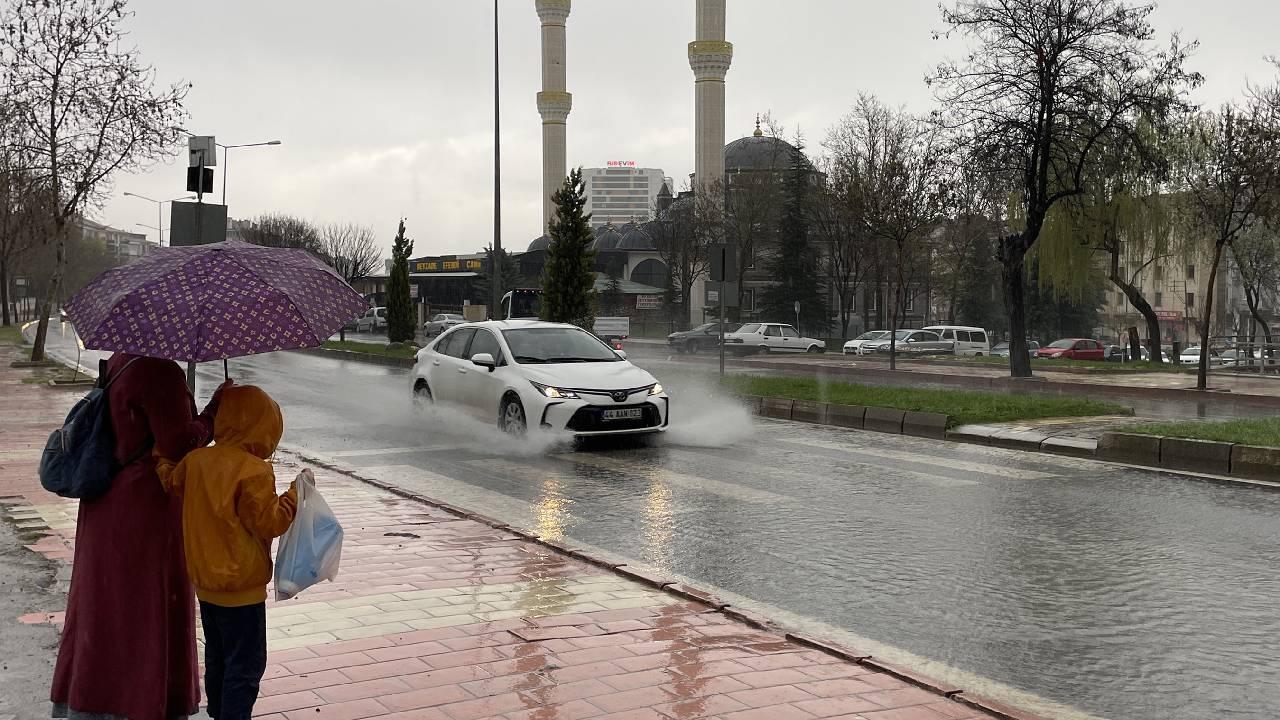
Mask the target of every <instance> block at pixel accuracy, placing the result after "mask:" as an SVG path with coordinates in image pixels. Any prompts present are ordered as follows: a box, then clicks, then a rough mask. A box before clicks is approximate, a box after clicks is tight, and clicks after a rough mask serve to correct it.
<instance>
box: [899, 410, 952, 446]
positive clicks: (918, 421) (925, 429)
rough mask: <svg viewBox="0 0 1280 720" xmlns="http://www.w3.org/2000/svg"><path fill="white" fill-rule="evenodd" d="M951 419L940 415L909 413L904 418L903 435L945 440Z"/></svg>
mask: <svg viewBox="0 0 1280 720" xmlns="http://www.w3.org/2000/svg"><path fill="white" fill-rule="evenodd" d="M949 422H951V418H949V417H947V416H946V415H942V414H939V413H926V412H907V413H905V414H904V415H903V417H902V434H903V435H914V436H915V437H923V438H934V439H936V440H945V439H946V437H947V424H948V423H949Z"/></svg>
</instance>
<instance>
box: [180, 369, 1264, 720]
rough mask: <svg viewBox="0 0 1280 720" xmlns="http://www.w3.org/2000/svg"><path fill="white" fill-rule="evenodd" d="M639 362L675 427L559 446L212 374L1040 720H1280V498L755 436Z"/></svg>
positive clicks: (524, 515)
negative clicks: (637, 438)
mask: <svg viewBox="0 0 1280 720" xmlns="http://www.w3.org/2000/svg"><path fill="white" fill-rule="evenodd" d="M641 364H644V361H643V360H641ZM653 369H654V370H655V373H656V374H657V375H658V376H659V379H660V380H661V381H662V382H663V384H664V385H666V386H667V387H668V388H669V390H670V391H671V394H672V397H673V398H674V400H673V407H672V412H673V418H674V423H675V426H674V427H673V431H672V432H671V433H669V434H668V436H667V437H665V438H663V439H661V440H659V441H656V442H653V443H637V442H631V443H626V444H612V445H599V444H596V445H592V446H589V447H585V448H578V449H574V448H572V447H571V446H568V445H565V444H563V443H559V442H556V441H554V440H548V441H544V442H528V443H526V442H519V441H514V440H510V439H507V438H505V437H504V436H502V435H500V434H498V433H497V432H496V431H495V430H494V429H493V428H492V427H491V425H490V424H489V423H485V422H481V421H479V420H470V419H464V418H461V417H460V416H457V415H455V414H451V413H441V414H434V415H421V414H418V413H415V412H414V411H413V410H412V409H411V407H410V405H409V402H408V380H407V376H406V373H405V372H404V371H402V370H391V369H385V368H379V367H374V366H369V365H362V364H354V363H343V362H338V361H334V360H331V359H328V358H320V357H313V356H307V355H301V354H277V355H274V356H263V357H258V358H247V359H243V360H236V361H233V363H232V372H233V375H235V376H236V377H237V379H238V381H240V382H253V383H257V384H260V385H262V386H263V387H265V388H266V389H267V390H268V391H269V392H270V393H272V395H273V396H275V397H276V398H277V400H278V401H279V402H280V404H281V406H282V407H283V408H284V411H285V416H286V435H285V442H286V443H287V444H289V445H292V446H294V447H298V448H302V449H305V450H307V451H308V452H310V453H314V454H315V455H317V456H325V457H329V458H333V459H336V460H339V461H341V462H343V463H345V464H348V465H353V466H358V467H361V468H364V469H366V470H367V471H368V472H369V473H371V474H373V475H376V476H378V477H380V478H382V479H383V480H386V481H389V482H393V483H396V484H399V485H402V486H404V487H406V488H411V489H415V490H418V491H421V492H423V493H424V494H427V495H429V496H433V497H437V498H440V499H442V500H446V501H448V502H452V503H456V504H458V505H461V506H464V507H468V508H471V509H474V510H476V511H478V512H482V513H484V514H487V515H491V516H494V517H497V518H500V519H502V520H504V521H506V522H510V523H512V524H516V525H520V526H523V527H527V528H530V529H532V530H534V531H536V532H538V533H540V534H542V535H544V536H547V537H562V538H565V539H567V540H569V541H570V542H572V543H575V544H579V545H584V546H588V547H591V548H593V549H597V550H598V551H600V552H603V553H608V554H611V555H612V556H614V557H618V558H625V559H626V560H627V561H628V562H629V563H631V564H640V565H647V566H650V567H652V568H655V569H656V570H657V571H660V572H661V573H663V574H665V575H667V576H674V577H681V578H688V579H689V580H690V581H692V582H694V583H695V584H697V585H700V586H702V587H708V588H710V589H714V590H715V591H716V592H718V593H720V594H721V595H722V596H723V597H724V598H725V599H726V600H728V601H730V602H732V603H733V604H735V605H741V606H745V607H748V608H752V609H756V610H758V611H760V612H763V613H765V614H768V615H770V616H773V617H775V618H778V619H780V620H782V621H784V622H785V623H787V624H788V625H790V626H793V627H801V628H804V629H807V630H810V631H812V632H814V633H817V634H820V635H826V636H835V637H837V638H839V639H843V640H844V641H846V642H847V643H849V644H851V645H853V646H855V647H858V648H860V649H864V650H867V651H868V652H870V653H873V654H875V655H877V656H882V657H885V658H887V659H890V660H896V661H899V662H903V663H906V664H909V665H913V666H915V667H917V668H919V669H920V670H922V671H923V672H925V673H927V674H931V675H934V676H937V677H941V678H943V679H946V680H950V681H952V682H955V683H956V684H959V685H961V686H963V687H966V688H969V689H974V690H978V691H983V692H986V693H989V694H992V695H995V696H998V697H1000V698H1002V699H1005V700H1006V701H1008V702H1012V703H1014V704H1017V705H1021V706H1023V707H1026V708H1028V709H1031V710H1035V711H1039V712H1041V713H1043V714H1045V715H1048V716H1052V717H1062V718H1082V717H1109V718H1133V719H1137V720H1166V719H1170V718H1174V719H1185V720H1200V719H1202V718H1209V717H1213V718H1272V717H1275V716H1276V714H1277V713H1276V710H1275V708H1276V707H1277V706H1280V657H1278V656H1277V653H1276V652H1275V651H1274V646H1275V639H1276V638H1277V637H1280V550H1278V549H1277V542H1276V538H1277V537H1280V493H1276V492H1273V491H1269V490H1263V489H1257V488H1250V487H1241V486H1232V485H1220V484H1214V483H1208V482H1200V481H1196V480H1189V479H1185V478H1180V477H1175V476H1170V475H1165V474H1162V473H1157V472H1147V471H1139V470H1133V469H1126V468H1118V467H1114V466H1109V465H1105V464H1102V463H1096V462H1092V461H1084V460H1074V459H1067V458H1056V457H1052V456H1044V455H1036V454H1024V453H1019V452H1014V451H1004V450H999V449H993V448H985V447H978V446H969V445H959V444H948V443H940V442H935V441H928V440H920V439H914V438H906V437H898V436H887V435H881V434H875V433H863V432H855V431H843V430H838V429H832V428H822V427H814V426H806V425H800V424H792V423H783V422H773V421H765V420H754V421H753V419H751V418H749V417H748V416H747V415H746V413H745V411H743V410H741V409H740V408H738V407H737V406H736V405H734V404H733V403H732V402H731V401H728V400H724V399H721V398H717V397H716V396H715V395H714V394H711V393H710V392H709V391H707V390H706V389H705V388H703V387H701V386H699V385H698V384H697V382H696V376H694V375H691V374H690V373H688V372H678V371H676V370H678V368H672V367H668V366H661V365H659V364H657V363H655V364H654V366H653ZM213 370H214V369H213V368H212V367H210V368H209V372H207V373H206V372H204V371H202V372H201V376H200V377H201V383H202V386H203V387H204V388H206V389H208V388H211V387H213V385H214V384H215V383H216V381H217V380H219V379H220V378H221V368H217V371H216V372H214V371H213Z"/></svg>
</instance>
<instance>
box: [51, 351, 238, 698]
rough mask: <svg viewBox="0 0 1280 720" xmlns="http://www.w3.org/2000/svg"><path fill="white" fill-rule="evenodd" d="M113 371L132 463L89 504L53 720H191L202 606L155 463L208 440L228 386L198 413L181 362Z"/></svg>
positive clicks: (176, 509)
mask: <svg viewBox="0 0 1280 720" xmlns="http://www.w3.org/2000/svg"><path fill="white" fill-rule="evenodd" d="M106 374H107V377H108V378H111V379H112V382H111V386H110V388H109V389H108V390H107V395H108V399H109V403H110V409H111V426H112V429H113V430H114V431H115V443H116V446H115V457H116V462H117V463H119V464H121V465H122V466H123V467H122V469H121V470H119V471H118V472H117V473H116V475H115V476H114V477H113V478H112V480H111V487H110V488H109V489H108V490H107V492H106V493H105V494H104V495H102V496H101V497H99V498H96V499H94V500H91V501H87V502H83V501H82V502H81V503H80V513H79V517H78V519H77V521H76V543H75V562H74V564H73V565H72V576H71V593H70V597H69V598H68V601H67V615H66V627H65V628H64V629H63V632H62V645H61V647H60V648H59V649H58V664H57V667H56V668H55V670H54V675H53V691H52V699H53V716H54V717H58V718H71V719H72V720H115V719H117V718H119V719H123V718H128V720H172V719H173V718H184V717H187V716H188V715H192V714H194V713H195V712H196V711H197V709H198V707H199V704H200V685H199V681H198V680H197V672H198V665H197V662H196V639H195V598H194V596H193V594H192V589H191V582H190V580H189V579H188V578H187V565H186V559H185V556H184V554H183V548H182V500H181V498H178V497H175V496H170V495H168V494H167V493H166V492H165V490H164V488H163V487H162V486H161V484H160V479H159V478H158V477H157V476H156V459H155V456H156V455H159V456H161V457H165V458H168V459H171V460H173V461H174V462H177V461H179V460H181V459H182V457H183V456H184V455H186V454H187V453H188V452H190V451H192V450H194V449H195V448H198V447H204V446H205V445H207V444H208V443H209V438H211V437H212V435H213V417H214V414H215V413H216V411H217V404H218V399H219V397H220V396H221V388H219V392H216V393H214V396H213V398H212V399H211V400H210V401H209V405H208V407H206V408H205V410H204V412H203V413H201V414H199V415H197V414H196V406H195V400H194V398H193V397H192V396H191V393H190V392H189V391H188V390H187V385H186V376H185V374H184V373H183V371H182V368H180V367H179V366H178V364H177V363H175V362H173V361H172V360H160V359H157V358H149V357H139V356H137V355H129V354H123V353H117V354H115V355H114V356H112V358H111V359H110V360H109V361H108V362H107V365H106ZM224 387H225V385H224Z"/></svg>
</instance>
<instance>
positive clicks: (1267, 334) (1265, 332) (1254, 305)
mask: <svg viewBox="0 0 1280 720" xmlns="http://www.w3.org/2000/svg"><path fill="white" fill-rule="evenodd" d="M1261 296H1262V294H1261V293H1255V292H1249V291H1248V290H1247V289H1246V290H1245V293H1244V299H1245V302H1246V303H1248V305H1249V314H1250V315H1252V316H1253V322H1251V323H1250V329H1249V358H1250V361H1251V362H1252V359H1253V342H1254V339H1255V338H1256V337H1257V334H1256V330H1255V329H1254V327H1253V323H1257V326H1258V327H1261V328H1262V346H1263V347H1264V348H1266V350H1265V351H1264V352H1263V353H1262V355H1263V356H1264V357H1268V358H1270V357H1274V355H1273V352H1274V351H1273V350H1272V348H1271V325H1270V324H1268V323H1267V321H1266V319H1264V318H1263V317H1262V308H1261V305H1262V303H1261V302H1259V300H1261ZM1262 367H1263V370H1265V369H1266V363H1265V362H1264V363H1262Z"/></svg>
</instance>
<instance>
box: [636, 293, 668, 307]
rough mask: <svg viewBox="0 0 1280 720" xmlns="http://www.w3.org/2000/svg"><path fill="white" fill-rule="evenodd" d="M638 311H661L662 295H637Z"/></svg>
mask: <svg viewBox="0 0 1280 720" xmlns="http://www.w3.org/2000/svg"><path fill="white" fill-rule="evenodd" d="M636 309H637V310H661V309H662V296H661V295H637V296H636Z"/></svg>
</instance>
